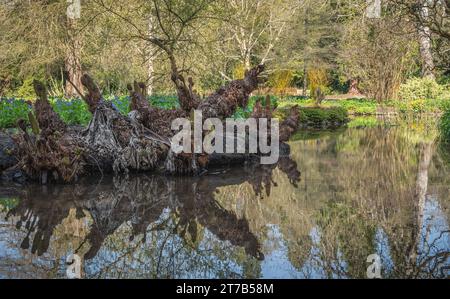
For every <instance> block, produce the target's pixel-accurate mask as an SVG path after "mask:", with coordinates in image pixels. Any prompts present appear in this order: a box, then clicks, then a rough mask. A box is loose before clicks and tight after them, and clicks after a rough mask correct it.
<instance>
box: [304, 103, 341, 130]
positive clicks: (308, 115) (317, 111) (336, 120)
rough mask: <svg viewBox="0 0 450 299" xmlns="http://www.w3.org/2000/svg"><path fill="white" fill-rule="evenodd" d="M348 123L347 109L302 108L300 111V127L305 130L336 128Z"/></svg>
mask: <svg viewBox="0 0 450 299" xmlns="http://www.w3.org/2000/svg"><path fill="white" fill-rule="evenodd" d="M347 121H348V112H347V109H345V108H343V107H330V108H318V107H304V108H301V109H300V125H301V127H304V128H305V127H306V128H320V129H323V128H336V127H340V126H342V125H344V124H346V123H347Z"/></svg>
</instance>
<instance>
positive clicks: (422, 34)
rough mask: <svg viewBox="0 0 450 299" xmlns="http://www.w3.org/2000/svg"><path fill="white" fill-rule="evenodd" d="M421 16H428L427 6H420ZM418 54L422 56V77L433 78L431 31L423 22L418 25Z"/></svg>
mask: <svg viewBox="0 0 450 299" xmlns="http://www.w3.org/2000/svg"><path fill="white" fill-rule="evenodd" d="M421 13H422V16H423V18H424V19H426V18H428V8H427V7H426V6H423V7H422V12H421ZM418 35H419V44H420V56H421V57H422V76H423V77H424V78H431V79H435V78H436V77H435V75H434V61H433V53H432V50H431V31H430V28H429V27H428V26H426V25H424V24H419V26H418Z"/></svg>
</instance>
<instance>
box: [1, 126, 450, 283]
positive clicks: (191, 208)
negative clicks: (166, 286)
mask: <svg viewBox="0 0 450 299" xmlns="http://www.w3.org/2000/svg"><path fill="white" fill-rule="evenodd" d="M434 134H435V133H434V129H433V128H430V127H428V126H425V125H423V124H420V123H419V124H410V125H408V127H403V126H398V127H394V128H387V127H378V128H372V129H363V130H360V129H349V130H346V131H342V132H337V133H331V134H326V135H324V136H321V137H319V138H317V139H311V138H307V139H304V140H297V141H294V142H292V143H291V158H287V157H284V158H282V159H281V160H280V162H279V163H278V165H274V166H257V165H254V164H248V165H246V166H245V167H244V168H243V169H242V168H241V169H237V168H228V169H222V170H217V171H216V172H215V173H211V174H209V175H207V176H203V177H199V178H182V177H178V178H173V177H163V176H142V175H139V176H134V177H130V178H115V179H112V178H103V179H102V180H100V181H95V180H92V179H91V180H89V181H90V182H91V183H87V182H84V183H83V182H80V183H79V184H78V185H76V186H46V187H45V186H28V187H27V188H22V187H15V186H2V187H0V198H1V201H0V202H1V203H2V206H3V207H4V208H3V210H4V212H3V213H2V216H3V217H2V219H4V221H2V222H1V224H0V257H1V262H0V277H65V269H66V265H65V257H66V256H67V255H68V254H70V253H77V254H78V255H80V256H81V257H82V259H83V275H84V277H88V278H95V277H138V278H140V277H148V278H156V277H163V278H164V277H169V278H172V277H177V278H178V277H179V278H185V277H187V278H194V277H196V278H210V277H227V278H233V277H235V278H241V277H266V278H272V277H277V278H321V277H325V278H360V277H361V278H364V277H366V272H367V267H368V266H369V264H368V263H367V262H366V260H367V257H368V256H369V255H371V254H374V253H375V254H378V255H379V256H380V257H381V268H382V276H383V277H389V278H398V277H402V278H405V277H408V278H419V277H426V278H445V277H448V276H449V274H450V228H449V224H448V223H449V222H448V217H449V206H450V195H449V181H450V176H449V174H450V165H449V163H448V161H446V160H445V159H443V155H442V154H441V151H437V150H436V146H435V143H434V140H435V138H434V136H435V135H434ZM299 169H300V170H301V171H302V174H301V180H300V172H299ZM93 181H95V183H93ZM2 206H0V209H1V207H2Z"/></svg>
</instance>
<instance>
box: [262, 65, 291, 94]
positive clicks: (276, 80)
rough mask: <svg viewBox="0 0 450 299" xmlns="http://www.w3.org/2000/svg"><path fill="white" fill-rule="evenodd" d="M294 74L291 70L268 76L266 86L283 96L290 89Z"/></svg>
mask: <svg viewBox="0 0 450 299" xmlns="http://www.w3.org/2000/svg"><path fill="white" fill-rule="evenodd" d="M293 78H294V73H293V72H292V71H291V70H278V71H275V72H274V73H273V74H271V75H270V76H269V80H268V86H269V87H271V88H272V89H274V91H275V93H277V94H285V93H286V90H287V88H289V87H291V85H292V81H293Z"/></svg>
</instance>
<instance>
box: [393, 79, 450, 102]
mask: <svg viewBox="0 0 450 299" xmlns="http://www.w3.org/2000/svg"><path fill="white" fill-rule="evenodd" d="M446 91H447V92H448V88H446V87H445V86H444V85H439V84H438V83H437V82H436V81H435V80H433V79H430V78H412V79H409V80H408V81H406V83H404V84H402V85H401V86H400V90H399V93H398V97H399V99H400V100H401V101H417V100H426V99H439V98H442V97H443V96H444V94H445V93H446Z"/></svg>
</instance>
